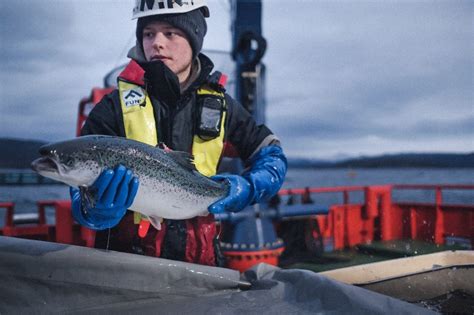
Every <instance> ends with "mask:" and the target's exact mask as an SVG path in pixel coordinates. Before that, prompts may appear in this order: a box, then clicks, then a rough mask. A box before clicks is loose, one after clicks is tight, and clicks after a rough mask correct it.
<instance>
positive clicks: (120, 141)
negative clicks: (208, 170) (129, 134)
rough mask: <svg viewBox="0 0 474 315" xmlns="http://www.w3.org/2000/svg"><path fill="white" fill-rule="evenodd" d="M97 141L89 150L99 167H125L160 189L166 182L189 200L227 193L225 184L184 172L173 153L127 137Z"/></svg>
mask: <svg viewBox="0 0 474 315" xmlns="http://www.w3.org/2000/svg"><path fill="white" fill-rule="evenodd" d="M98 140H99V141H97V143H96V145H95V146H93V147H92V148H91V149H90V150H87V151H89V154H91V155H95V156H99V158H98V160H99V164H102V165H103V166H104V167H108V168H111V169H113V168H114V167H116V166H117V165H118V164H122V165H124V166H125V167H127V168H129V169H131V170H132V172H133V173H134V175H136V176H138V178H139V180H140V183H141V184H147V185H151V186H157V183H158V182H165V183H167V184H168V185H166V186H168V188H169V189H170V190H171V191H174V192H175V193H181V194H182V193H184V192H187V193H188V194H189V196H188V198H189V197H191V196H192V195H194V196H196V197H197V196H201V197H204V196H206V197H208V198H209V197H210V198H217V197H220V196H223V195H225V194H226V193H227V186H226V185H224V184H222V183H217V182H215V181H212V180H210V179H208V178H207V177H205V176H203V175H201V174H199V173H198V172H197V171H192V170H188V169H185V168H184V167H183V166H181V165H180V164H179V163H177V162H176V161H175V160H174V159H173V156H172V154H169V153H166V152H165V151H164V150H162V149H160V148H157V147H152V146H149V145H147V144H143V143H141V142H137V141H133V140H128V139H124V138H109V137H103V138H102V137H100V138H98ZM82 153H86V152H85V151H82ZM86 155H88V154H87V153H86ZM91 158H92V157H91V156H89V157H87V159H91ZM154 188H155V189H157V188H158V187H154ZM163 193H165V192H164V191H163Z"/></svg>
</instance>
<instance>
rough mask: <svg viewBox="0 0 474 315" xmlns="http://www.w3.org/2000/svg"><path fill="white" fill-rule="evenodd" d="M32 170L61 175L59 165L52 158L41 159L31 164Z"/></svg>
mask: <svg viewBox="0 0 474 315" xmlns="http://www.w3.org/2000/svg"><path fill="white" fill-rule="evenodd" d="M31 168H32V169H33V170H34V171H36V172H38V173H41V172H48V173H59V165H58V163H57V162H56V161H55V160H54V159H52V158H50V157H40V158H38V159H36V160H34V161H33V162H31Z"/></svg>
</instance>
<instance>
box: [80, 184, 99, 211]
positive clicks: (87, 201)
mask: <svg viewBox="0 0 474 315" xmlns="http://www.w3.org/2000/svg"><path fill="white" fill-rule="evenodd" d="M79 191H80V192H81V203H82V206H83V207H85V208H89V209H91V208H94V207H95V203H96V201H97V189H95V188H91V187H88V186H79Z"/></svg>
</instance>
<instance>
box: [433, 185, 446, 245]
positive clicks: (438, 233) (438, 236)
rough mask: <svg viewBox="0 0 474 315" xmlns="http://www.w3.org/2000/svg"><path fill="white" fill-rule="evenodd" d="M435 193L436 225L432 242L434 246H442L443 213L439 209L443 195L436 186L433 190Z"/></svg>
mask: <svg viewBox="0 0 474 315" xmlns="http://www.w3.org/2000/svg"><path fill="white" fill-rule="evenodd" d="M435 191H436V197H435V198H436V201H435V205H436V224H435V233H434V234H435V235H434V241H435V243H436V244H440V245H441V244H444V212H443V209H442V207H441V204H442V202H443V194H442V191H441V187H440V186H437V187H436V188H435Z"/></svg>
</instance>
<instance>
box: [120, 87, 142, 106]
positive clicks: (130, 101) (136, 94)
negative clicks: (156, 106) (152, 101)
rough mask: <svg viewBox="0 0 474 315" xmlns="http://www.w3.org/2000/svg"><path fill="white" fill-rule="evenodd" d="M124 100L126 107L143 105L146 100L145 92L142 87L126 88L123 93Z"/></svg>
mask: <svg viewBox="0 0 474 315" xmlns="http://www.w3.org/2000/svg"><path fill="white" fill-rule="evenodd" d="M122 101H123V103H124V104H125V106H126V107H131V106H136V105H141V104H142V103H143V102H145V93H144V92H143V90H142V89H141V88H140V87H135V88H133V89H130V90H125V91H123V93H122Z"/></svg>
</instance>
